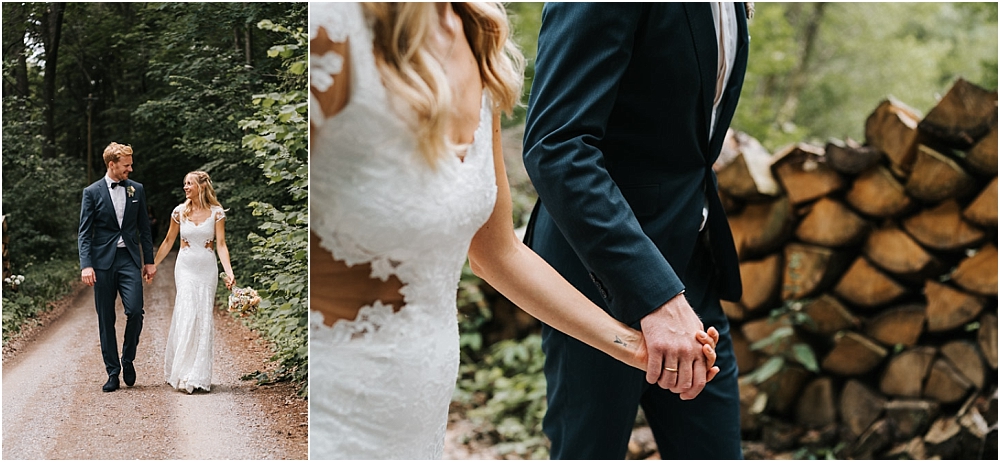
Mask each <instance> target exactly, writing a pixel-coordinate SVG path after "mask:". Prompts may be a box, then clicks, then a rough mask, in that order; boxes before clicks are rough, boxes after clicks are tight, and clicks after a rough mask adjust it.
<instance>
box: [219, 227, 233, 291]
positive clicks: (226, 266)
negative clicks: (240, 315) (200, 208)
mask: <svg viewBox="0 0 1000 462" xmlns="http://www.w3.org/2000/svg"><path fill="white" fill-rule="evenodd" d="M215 252H216V253H218V254H219V261H221V262H222V269H223V270H224V271H225V272H226V288H227V289H232V288H233V286H234V285H235V284H236V276H233V266H232V265H231V264H230V263H229V247H228V246H226V218H225V217H222V218H221V219H217V220H216V222H215Z"/></svg>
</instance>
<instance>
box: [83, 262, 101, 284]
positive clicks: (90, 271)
mask: <svg viewBox="0 0 1000 462" xmlns="http://www.w3.org/2000/svg"><path fill="white" fill-rule="evenodd" d="M80 280H81V281H83V283H84V284H87V285H88V286H90V287H94V283H96V282H97V275H96V274H94V268H91V267H89V266H88V267H86V268H84V269H83V271H80Z"/></svg>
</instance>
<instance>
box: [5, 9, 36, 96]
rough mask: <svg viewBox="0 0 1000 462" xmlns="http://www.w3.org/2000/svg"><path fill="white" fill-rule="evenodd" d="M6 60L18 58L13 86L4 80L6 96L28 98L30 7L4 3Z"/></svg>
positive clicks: (14, 66)
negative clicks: (28, 27)
mask: <svg viewBox="0 0 1000 462" xmlns="http://www.w3.org/2000/svg"><path fill="white" fill-rule="evenodd" d="M3 17H4V20H5V21H4V34H3V37H4V43H3V55H4V58H8V59H9V58H12V57H14V58H16V59H15V62H14V65H13V66H12V71H13V74H14V82H13V84H12V85H11V84H10V82H8V81H7V80H6V79H4V87H3V89H4V94H15V95H17V96H20V97H27V96H28V95H29V92H30V90H31V89H30V88H29V87H28V57H27V49H26V46H25V44H24V40H25V33H26V25H27V23H28V6H27V5H25V4H22V3H4V4H3Z"/></svg>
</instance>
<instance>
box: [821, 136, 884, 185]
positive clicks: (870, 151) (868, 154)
mask: <svg viewBox="0 0 1000 462" xmlns="http://www.w3.org/2000/svg"><path fill="white" fill-rule="evenodd" d="M879 160H882V153H881V152H879V150H878V149H875V148H874V147H872V146H860V145H858V143H857V142H856V141H854V140H852V139H850V138H848V139H847V142H846V143H845V142H843V141H840V140H832V141H830V142H828V143H826V161H827V162H828V163H829V164H830V166H831V167H833V169H834V170H836V171H838V172H840V173H843V174H844V175H849V176H854V175H857V174H859V173H861V172H864V171H865V170H868V169H869V168H871V167H873V166H875V164H878V161H879Z"/></svg>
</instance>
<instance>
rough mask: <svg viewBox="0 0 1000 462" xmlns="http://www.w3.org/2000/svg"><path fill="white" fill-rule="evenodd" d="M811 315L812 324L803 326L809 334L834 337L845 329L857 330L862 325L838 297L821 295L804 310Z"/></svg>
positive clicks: (808, 323) (803, 309)
mask: <svg viewBox="0 0 1000 462" xmlns="http://www.w3.org/2000/svg"><path fill="white" fill-rule="evenodd" d="M802 312H803V313H805V314H807V315H809V319H810V320H811V322H807V323H806V324H805V325H803V328H805V329H806V330H808V331H809V332H812V333H815V334H820V335H833V334H835V333H837V332H839V331H841V330H844V329H851V328H855V327H857V326H858V325H860V324H861V321H859V320H858V318H857V317H855V316H854V315H853V314H851V312H850V311H849V310H848V309H847V308H844V305H843V304H842V303H840V300H837V297H834V296H831V295H830V294H823V295H820V296H819V297H818V298H816V299H815V300H813V301H811V302H809V304H807V305H806V306H804V307H803V308H802Z"/></svg>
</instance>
